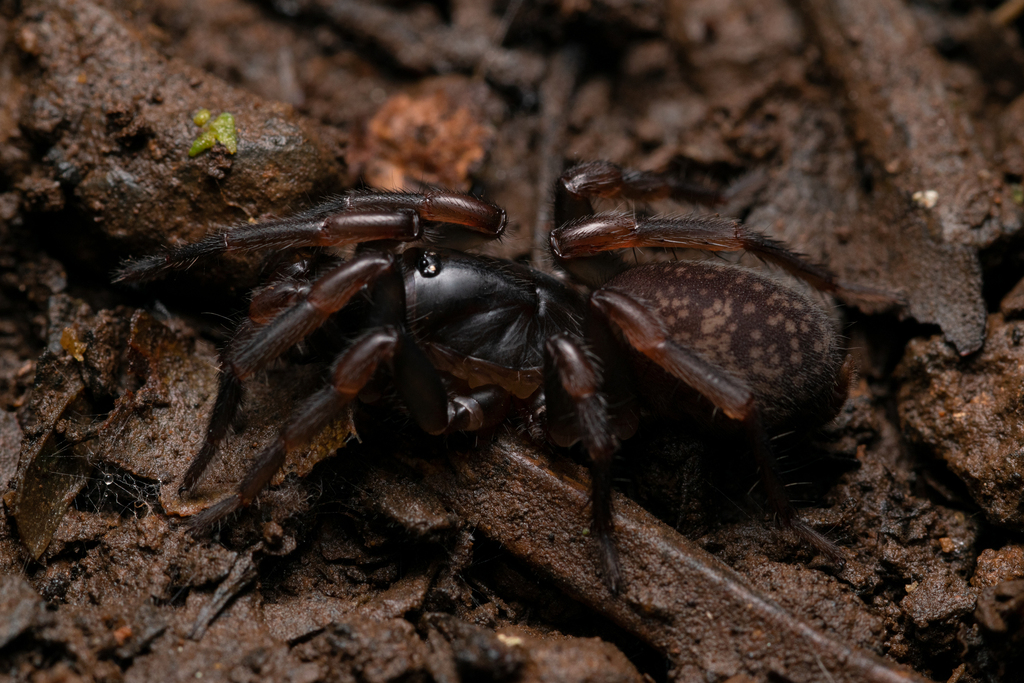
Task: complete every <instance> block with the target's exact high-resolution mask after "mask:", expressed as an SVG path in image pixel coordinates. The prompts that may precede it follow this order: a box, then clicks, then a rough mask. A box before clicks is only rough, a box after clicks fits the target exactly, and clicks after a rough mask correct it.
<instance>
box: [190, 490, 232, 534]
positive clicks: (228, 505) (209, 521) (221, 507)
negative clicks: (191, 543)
mask: <svg viewBox="0 0 1024 683" xmlns="http://www.w3.org/2000/svg"><path fill="white" fill-rule="evenodd" d="M241 507H242V499H241V498H240V497H239V496H238V494H233V495H230V496H228V497H227V498H225V499H224V500H222V501H220V502H218V503H215V504H214V505H212V506H211V507H208V508H206V509H205V510H203V511H202V512H200V513H199V514H197V515H194V516H192V517H191V518H189V520H188V529H189V531H191V532H192V533H193V534H194V535H196V536H206V535H208V534H209V533H210V532H211V531H212V529H213V526H214V525H215V524H216V523H217V522H219V521H221V520H222V519H224V518H225V517H227V516H228V515H230V514H231V513H233V512H235V511H237V510H238V509H239V508H241Z"/></svg>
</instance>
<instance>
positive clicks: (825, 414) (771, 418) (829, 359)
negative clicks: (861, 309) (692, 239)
mask: <svg viewBox="0 0 1024 683" xmlns="http://www.w3.org/2000/svg"><path fill="white" fill-rule="evenodd" d="M605 287H606V288H607V289H614V290H618V291H621V292H623V293H626V294H629V295H630V296H632V297H633V298H635V299H637V300H639V301H642V302H644V303H646V304H647V305H648V306H649V307H650V308H651V310H653V311H655V312H656V313H657V314H658V317H659V318H660V319H661V321H662V324H663V325H664V327H665V329H666V331H667V332H668V333H669V335H670V336H671V338H672V339H674V340H675V342H676V343H678V344H679V345H681V346H684V347H686V348H687V349H689V350H691V351H693V352H694V353H696V354H697V355H699V356H700V357H701V358H703V359H704V360H706V361H708V362H710V363H712V364H714V365H716V366H717V367H719V368H722V369H723V370H725V371H727V372H728V373H730V374H731V375H733V376H734V377H736V378H737V379H740V380H741V381H743V382H745V383H746V384H747V385H748V386H749V387H750V388H751V389H752V390H753V392H754V394H755V396H756V397H757V402H758V404H759V406H760V408H761V412H762V418H763V420H764V422H765V426H766V428H769V429H775V428H780V427H787V426H789V423H790V422H801V421H807V420H808V419H810V420H818V421H824V420H827V419H829V418H830V417H832V415H833V414H834V412H835V410H836V409H837V408H838V406H836V405H835V398H834V394H835V387H836V380H837V377H838V376H839V372H840V368H841V367H842V365H843V361H844V359H845V357H846V351H845V349H844V348H843V346H842V345H841V344H840V340H839V336H838V334H837V333H836V331H835V322H834V321H833V320H832V319H831V318H830V317H829V316H828V314H827V313H826V312H825V311H824V310H823V309H822V307H821V305H820V304H818V303H816V302H814V301H812V300H811V299H810V298H808V297H806V296H804V295H803V294H800V293H798V292H796V291H793V290H792V289H790V288H788V287H786V286H784V285H782V284H780V283H778V282H776V281H775V280H773V279H771V278H770V277H767V276H765V275H761V274H759V273H757V272H754V271H751V270H747V269H744V268H739V267H736V266H730V265H725V264H714V263H709V262H703V261H678V262H673V263H657V264H648V265H644V266H639V267H637V268H633V269H631V270H629V271H626V272H625V273H623V274H621V275H618V276H617V277H615V278H613V279H612V280H611V281H610V282H608V283H607V284H606V285H605ZM635 362H636V364H637V365H638V367H637V371H638V374H639V376H640V377H641V379H640V380H639V381H640V382H641V384H642V385H644V386H641V392H640V393H641V395H642V396H645V397H651V398H650V400H648V399H646V398H645V400H647V401H648V403H649V404H652V407H654V408H655V409H656V410H658V412H662V413H672V412H675V411H676V410H690V411H691V412H692V406H693V404H694V403H695V400H694V398H693V397H692V395H691V392H688V391H686V390H685V389H678V388H676V387H674V386H673V383H672V382H671V381H669V380H667V378H665V377H660V376H659V373H658V372H657V371H654V370H652V369H651V368H650V367H649V364H648V363H647V362H645V360H644V359H640V358H636V359H635ZM662 374H663V373H662ZM645 384H646V385H645ZM676 384H677V383H676ZM652 391H653V393H654V395H653V396H652ZM696 403H697V404H702V403H701V402H700V401H696ZM703 405H706V404H703ZM816 411H819V412H820V416H818V415H817V414H816Z"/></svg>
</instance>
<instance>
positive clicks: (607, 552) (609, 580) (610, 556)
mask: <svg viewBox="0 0 1024 683" xmlns="http://www.w3.org/2000/svg"><path fill="white" fill-rule="evenodd" d="M597 542H598V546H599V547H600V553H601V575H602V578H603V579H604V585H605V587H606V588H608V590H609V591H611V593H612V595H618V594H619V589H620V588H621V587H622V564H621V562H619V551H618V550H617V549H616V548H615V539H614V538H612V535H611V534H610V533H598V534H597Z"/></svg>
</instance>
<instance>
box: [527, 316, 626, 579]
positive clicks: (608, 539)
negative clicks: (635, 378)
mask: <svg viewBox="0 0 1024 683" xmlns="http://www.w3.org/2000/svg"><path fill="white" fill-rule="evenodd" d="M545 351H546V353H545V363H544V365H545V367H544V381H545V387H544V394H545V396H546V401H547V419H546V426H547V430H548V434H549V436H550V437H551V440H552V441H553V442H554V443H556V444H558V445H559V446H571V445H572V444H573V443H575V442H576V441H577V440H579V441H582V443H583V447H584V448H585V449H586V451H587V454H588V455H589V456H590V474H591V490H592V493H591V517H592V519H593V531H594V536H595V537H596V538H597V541H598V544H599V546H600V550H601V556H600V557H601V570H602V573H603V574H604V579H605V583H606V585H607V586H608V589H609V590H611V591H612V592H613V593H615V592H618V587H619V585H620V584H621V581H622V577H621V571H620V565H619V554H618V551H617V550H616V548H615V541H614V539H613V537H612V532H613V531H614V522H613V519H612V515H613V510H612V477H611V471H612V456H613V455H614V454H615V451H616V449H618V440H617V439H616V438H615V435H614V434H613V428H612V425H611V421H610V420H609V418H608V409H607V404H606V402H605V397H604V395H603V394H602V393H601V392H600V387H601V373H600V371H599V369H598V367H597V365H596V364H595V363H594V361H593V360H592V359H591V358H590V357H589V356H588V355H587V353H586V352H585V351H584V350H583V348H582V347H581V346H580V345H579V344H578V343H577V341H576V340H574V339H573V338H572V337H571V336H570V335H568V334H557V335H555V336H553V337H551V338H550V339H548V340H547V342H546V343H545Z"/></svg>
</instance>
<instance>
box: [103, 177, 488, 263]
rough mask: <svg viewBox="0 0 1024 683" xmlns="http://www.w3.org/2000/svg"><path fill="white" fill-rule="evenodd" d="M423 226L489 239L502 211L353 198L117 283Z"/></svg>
mask: <svg viewBox="0 0 1024 683" xmlns="http://www.w3.org/2000/svg"><path fill="white" fill-rule="evenodd" d="M421 221H434V222H442V223H454V224H456V225H462V226H465V227H467V228H469V229H471V230H474V231H476V232H479V233H481V234H483V235H485V236H487V237H489V238H494V237H499V236H501V234H502V233H503V232H504V230H505V226H506V222H507V221H506V216H505V212H504V210H502V209H499V208H498V207H496V206H494V205H493V204H490V203H488V202H485V201H483V200H481V199H477V198H476V197H471V196H469V195H463V194H459V193H456V192H443V191H430V192H422V193H399V192H352V193H349V194H347V195H344V196H341V197H337V198H335V199H332V200H330V201H328V202H325V203H324V204H322V205H320V206H318V207H316V208H315V209H311V210H309V211H305V212H303V213H299V214H296V215H294V216H289V217H287V218H279V219H274V220H269V221H263V222H260V223H255V224H253V225H240V226H237V227H234V228H231V229H229V230H226V231H223V232H219V233H213V234H211V235H209V236H207V237H206V238H204V239H202V240H200V241H198V242H195V243H193V244H186V245H184V246H181V247H177V248H175V249H170V250H168V251H166V252H164V253H162V254H155V255H153V256H147V257H145V258H141V259H137V260H134V261H130V262H128V263H127V264H125V265H124V266H123V267H122V268H121V270H119V271H118V273H117V274H116V275H115V277H114V281H115V282H140V281H143V280H151V279H153V278H156V277H159V276H161V275H164V274H165V273H167V272H168V271H171V270H182V269H185V268H188V267H189V266H191V265H192V264H194V263H195V262H196V261H199V260H201V259H205V258H209V257H211V256H215V255H218V254H223V253H226V252H232V251H259V250H265V249H294V248H298V247H340V246H345V245H349V244H361V243H363V242H372V241H379V240H398V241H402V242H410V241H415V240H418V239H420V238H421V237H422V236H423V230H422V228H421Z"/></svg>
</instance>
